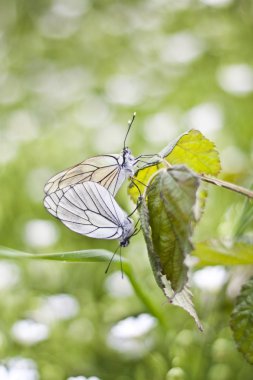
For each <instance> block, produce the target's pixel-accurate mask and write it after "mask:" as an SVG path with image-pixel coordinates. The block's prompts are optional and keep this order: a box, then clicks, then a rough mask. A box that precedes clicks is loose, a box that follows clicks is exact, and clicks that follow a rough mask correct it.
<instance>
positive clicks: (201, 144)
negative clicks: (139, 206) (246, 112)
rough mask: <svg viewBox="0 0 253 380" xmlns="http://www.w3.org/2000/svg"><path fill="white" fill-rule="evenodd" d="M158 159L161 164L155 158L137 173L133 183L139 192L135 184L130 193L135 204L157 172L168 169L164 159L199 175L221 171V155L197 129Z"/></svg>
mask: <svg viewBox="0 0 253 380" xmlns="http://www.w3.org/2000/svg"><path fill="white" fill-rule="evenodd" d="M157 157H160V162H158V161H159V160H156V159H155V158H154V159H152V161H151V162H149V163H148V166H146V167H144V168H143V169H139V170H137V172H136V173H135V175H134V178H133V181H134V183H135V184H136V185H137V186H138V188H139V190H138V188H137V186H135V185H134V184H133V182H131V184H130V185H129V188H128V193H129V195H130V197H131V199H132V200H133V201H134V202H135V203H136V202H137V199H138V196H139V195H140V192H141V194H143V192H144V190H145V188H146V186H147V185H148V183H149V181H150V179H151V178H152V176H153V175H154V174H155V172H156V171H158V170H159V169H161V168H163V167H167V166H166V165H164V163H163V161H162V159H165V160H166V161H167V162H168V163H169V164H170V165H178V164H184V165H186V166H188V167H189V168H190V169H192V170H193V171H195V172H196V173H198V174H206V175H214V176H216V175H217V174H218V173H219V172H220V170H221V165H220V159H219V154H218V152H217V150H216V149H215V144H214V143H213V142H212V141H210V140H208V139H207V138H206V137H205V136H203V135H202V133H201V132H199V131H197V130H195V129H192V130H190V131H188V132H186V133H184V134H183V135H181V136H179V137H178V138H177V139H176V141H174V142H173V143H170V144H169V145H168V146H167V147H165V148H164V149H163V150H162V151H161V152H160V153H159V154H158V155H157ZM152 162H155V164H154V165H152ZM167 165H168V164H167ZM143 184H144V185H143ZM145 185H146V186H145Z"/></svg>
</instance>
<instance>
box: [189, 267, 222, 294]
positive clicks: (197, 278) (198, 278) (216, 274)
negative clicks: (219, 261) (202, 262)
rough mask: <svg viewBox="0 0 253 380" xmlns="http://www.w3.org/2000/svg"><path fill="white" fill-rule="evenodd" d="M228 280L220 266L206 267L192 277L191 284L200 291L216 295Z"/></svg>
mask: <svg viewBox="0 0 253 380" xmlns="http://www.w3.org/2000/svg"><path fill="white" fill-rule="evenodd" d="M227 279H228V273H227V271H226V270H225V269H224V267H222V266H215V267H206V268H203V269H200V270H197V271H196V272H194V273H193V275H192V281H193V283H194V284H195V285H196V286H197V287H198V288H199V289H201V290H203V291H207V292H210V293H217V292H219V291H220V290H221V288H222V287H223V285H224V284H225V283H226V281H227Z"/></svg>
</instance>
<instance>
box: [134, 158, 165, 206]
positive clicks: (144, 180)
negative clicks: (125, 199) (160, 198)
mask: <svg viewBox="0 0 253 380" xmlns="http://www.w3.org/2000/svg"><path fill="white" fill-rule="evenodd" d="M163 167H164V165H163V164H156V165H152V166H148V167H146V168H145V169H140V170H138V171H137V172H136V173H135V175H134V178H133V181H132V182H131V183H130V184H129V186H128V194H129V195H130V197H131V199H132V201H133V202H134V203H137V200H138V197H139V196H140V193H141V194H143V193H144V191H145V189H146V187H147V186H146V185H148V183H149V180H150V178H151V177H152V176H153V174H155V173H156V172H157V171H158V170H159V169H161V168H163Z"/></svg>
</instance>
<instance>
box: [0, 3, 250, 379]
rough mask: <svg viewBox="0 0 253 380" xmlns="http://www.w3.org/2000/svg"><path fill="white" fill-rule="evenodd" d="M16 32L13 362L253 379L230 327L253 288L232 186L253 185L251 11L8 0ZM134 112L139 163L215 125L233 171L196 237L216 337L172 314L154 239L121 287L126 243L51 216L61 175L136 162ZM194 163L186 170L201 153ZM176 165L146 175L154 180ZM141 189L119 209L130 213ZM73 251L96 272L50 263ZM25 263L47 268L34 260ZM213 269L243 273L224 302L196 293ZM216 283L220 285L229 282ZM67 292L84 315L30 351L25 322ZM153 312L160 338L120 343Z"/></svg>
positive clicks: (73, 369)
mask: <svg viewBox="0 0 253 380" xmlns="http://www.w3.org/2000/svg"><path fill="white" fill-rule="evenodd" d="M0 21H1V28H2V34H1V38H0V47H1V53H0V55H1V60H0V66H1V75H0V83H1V93H0V122H1V124H0V148H1V149H0V151H1V154H0V182H1V200H0V235H1V242H0V244H1V245H2V246H6V247H12V248H13V249H15V250H17V251H16V252H13V250H12V253H11V254H10V251H9V250H8V251H6V250H3V249H1V261H0V294H1V297H0V309H1V321H0V357H1V361H2V360H3V361H4V362H5V361H8V360H10V361H11V360H12V359H13V358H14V357H17V356H19V357H20V356H21V357H26V358H29V359H33V361H34V362H35V363H36V365H37V369H38V378H39V379H40V380H44V379H45V380H55V379H60V380H66V379H67V378H69V377H71V376H81V375H82V376H85V377H90V376H94V375H96V376H98V377H99V378H101V380H111V379H115V380H130V379H136V380H146V379H148V378H150V379H156V380H164V379H165V378H168V379H171V378H174V377H176V376H181V377H184V378H186V379H187V380H188V379H189V380H202V379H204V378H205V379H208V380H214V379H217V378H219V380H230V379H233V380H241V379H245V380H251V379H252V367H251V366H250V365H249V364H248V363H247V362H246V361H245V360H244V358H243V357H242V355H240V354H238V351H237V350H236V347H235V344H234V341H233V337H232V332H231V330H230V329H229V328H228V321H227V319H228V316H229V315H230V313H231V310H232V308H233V302H234V297H235V293H237V292H238V290H239V286H240V285H238V283H239V284H241V283H242V282H246V281H247V280H246V278H245V277H244V276H245V275H244V269H245V268H246V267H247V268H248V271H249V272H250V271H251V269H250V268H251V266H250V265H246V264H248V263H251V258H250V252H251V244H252V229H253V225H252V208H251V207H252V203H251V202H250V201H248V200H247V202H245V204H244V205H243V204H242V202H241V200H242V196H241V195H240V194H241V193H240V194H239V193H236V192H232V191H228V190H224V189H222V188H220V187H219V186H224V185H225V183H226V182H228V183H230V185H229V186H230V187H229V188H231V182H232V183H234V184H236V186H237V190H238V184H241V185H242V186H246V187H249V184H250V181H249V179H250V178H252V116H253V112H252V62H253V57H252V49H251V45H252V38H253V34H252V31H253V29H252V27H251V25H252V5H251V2H249V1H245V0H239V1H233V0H231V1H213V2H212V1H204V0H203V1H195V2H194V1H178V0H170V1H167V2H166V1H162V2H161V1H147V2H143V1H139V0H137V1H135V2H129V1H126V2H115V1H112V0H108V1H106V2H99V1H78V0H75V1H68V0H51V1H41V0H38V1H36V2H31V1H29V0H20V1H17V0H14V1H7V0H3V1H2V2H1V14H0ZM231 70H232V71H231ZM231 74H232V82H231ZM237 79H238V81H237ZM245 84H246V85H245ZM238 86H239V88H238ZM133 111H137V119H136V124H135V125H134V126H133V128H132V130H131V132H130V134H129V136H128V140H127V145H129V147H130V148H131V150H132V152H133V153H134V155H135V156H137V155H138V154H140V153H141V152H145V153H152V152H159V151H161V149H162V147H163V146H165V145H166V144H168V143H169V147H173V146H174V145H175V143H177V142H178V141H179V139H181V138H183V140H181V142H184V138H185V137H184V136H187V134H189V129H191V130H192V129H194V130H195V131H197V130H198V129H199V130H200V131H201V135H203V136H204V135H205V136H207V138H208V140H209V141H210V143H211V140H213V141H215V143H216V145H217V149H218V151H219V152H220V153H221V162H222V167H223V170H222V172H221V174H220V176H219V179H218V178H216V177H215V180H216V185H217V186H213V185H212V183H214V182H215V181H214V178H213V177H212V178H211V179H210V178H209V179H208V180H211V181H213V182H211V184H209V185H206V186H208V193H209V197H208V199H207V202H206V210H205V213H204V214H203V216H202V219H201V223H198V224H197V225H196V227H195V229H194V231H195V232H194V235H193V238H192V241H193V243H194V246H195V250H194V251H193V252H192V254H191V257H192V258H193V262H196V261H197V260H199V262H198V264H197V266H195V267H194V269H193V273H192V274H191V276H190V277H191V278H192V284H191V285H192V291H193V295H194V303H195V307H196V310H197V311H198V314H199V316H200V319H201V321H202V322H203V325H204V328H205V333H204V334H200V333H199V331H198V330H197V329H196V328H195V326H194V323H193V321H192V320H191V318H189V316H188V315H187V314H186V313H184V312H183V311H180V309H178V308H173V307H170V306H168V305H164V300H165V298H164V295H163V294H162V292H161V291H160V288H159V287H157V286H156V284H155V281H154V278H153V275H152V271H151V270H150V264H149V262H148V258H147V254H146V248H145V246H144V244H143V239H142V236H141V234H140V235H139V236H137V237H134V238H133V239H132V240H131V244H130V246H129V247H128V248H127V249H125V250H122V254H123V256H124V257H125V258H126V259H125V260H123V270H124V272H127V271H128V269H129V267H130V268H131V269H130V271H129V273H127V274H126V275H124V279H123V280H122V279H121V274H120V271H119V272H117V271H116V270H118V269H119V268H120V265H119V264H120V263H119V262H118V261H115V262H113V264H112V265H111V267H110V272H109V274H108V275H106V276H105V273H104V272H105V268H106V265H107V263H105V262H104V260H105V259H106V257H107V255H108V257H111V255H112V252H114V251H115V249H116V244H115V242H110V241H99V240H92V239H89V238H85V237H82V236H78V235H77V234H73V233H71V232H70V231H68V230H67V229H66V228H65V227H64V226H61V225H60V223H57V221H54V220H53V218H52V217H51V216H50V215H49V214H48V213H46V211H45V210H44V208H43V206H42V204H43V186H44V184H45V183H46V181H47V180H48V178H50V177H51V176H52V175H54V174H55V173H57V172H59V171H61V170H63V169H64V168H67V167H70V166H71V165H74V164H76V163H77V162H81V161H82V160H84V159H86V158H88V157H92V156H94V155H97V154H104V153H119V152H120V150H121V149H122V147H123V139H124V136H125V132H126V127H127V123H126V121H127V119H128V118H129V117H130V116H131V115H132V113H133ZM187 130H188V132H186V131H187ZM191 133H192V132H191ZM195 133H196V137H197V136H198V132H195ZM178 136H179V137H178ZM199 136H200V135H199ZM170 141H174V142H173V143H170ZM210 146H211V145H210ZM195 148H196V147H195ZM212 149H214V150H216V149H215V148H211V150H212ZM176 151H177V152H176ZM180 151H181V161H180V162H179V163H180V164H184V163H185V161H184V160H185V158H186V157H187V159H188V157H189V156H188V154H187V152H186V151H185V150H183V149H180ZM180 151H179V150H178V149H176V150H175V151H174V153H175V152H176V153H177V154H179V153H180ZM214 155H215V153H214ZM207 156H208V154H207ZM207 156H205V160H207V159H208V157H207ZM211 157H212V159H213V157H214V156H213V155H211ZM176 158H177V157H176ZM190 158H191V157H190ZM153 160H154V161H159V157H157V156H156V157H154V158H153ZM171 164H172V165H174V164H176V162H173V163H171ZM144 165H146V163H143V166H144ZM168 165H169V163H167V164H164V163H162V162H158V163H157V166H158V167H155V166H150V168H149V170H150V171H151V173H150V174H149V172H148V169H147V168H145V170H142V171H140V174H139V175H144V173H145V174H146V177H145V178H144V179H143V183H145V184H146V183H148V181H149V179H150V178H151V177H152V176H153V175H154V174H155V172H156V171H157V169H161V168H163V169H167V168H168ZM217 165H219V164H218V163H217ZM187 166H188V167H190V168H191V169H194V168H192V167H191V165H190V163H188V162H187ZM217 167H218V166H217ZM194 170H195V169H194ZM198 174H199V176H202V178H201V182H202V185H201V189H202V187H203V181H204V179H203V175H202V173H198ZM212 175H216V174H212ZM205 179H206V178H205ZM220 181H221V182H220ZM137 185H138V186H139V187H140V189H141V190H142V184H141V183H138V182H137ZM144 187H145V186H144ZM125 190H126V189H125V188H123V189H122V191H121V193H120V194H119V195H118V197H117V201H118V202H119V204H120V205H121V206H122V207H123V208H125V209H126V210H129V213H130V212H131V210H132V206H130V204H129V203H128V200H127V197H126V194H125V193H126V191H125ZM249 194H250V193H249ZM136 196H137V197H138V192H136ZM234 205H236V206H237V207H236V210H235V211H236V212H233V214H230V213H229V211H230V209H231V206H234ZM231 215H232V216H231ZM224 226H225V227H226V228H224ZM73 251H74V252H75V260H76V259H79V258H80V260H83V261H84V262H85V265H82V264H81V262H76V263H75V262H72V263H70V262H68V263H67V262H66V260H61V261H58V260H57V258H60V257H59V256H57V254H56V253H55V254H53V255H52V256H50V257H48V256H47V258H51V259H52V258H53V257H54V259H55V260H44V259H45V258H46V255H48V254H49V253H50V252H60V253H59V255H61V253H66V256H65V259H67V258H68V252H73ZM25 252H33V254H34V255H33V258H35V255H38V256H36V260H33V259H32V260H31V259H27V258H26V257H27V255H28V254H25ZM78 252H80V255H79V254H78ZM95 252H96V253H97V254H98V256H97V257H96V256H89V255H90V254H92V255H93V254H95ZM195 253H196V255H195ZM41 255H44V256H43V260H42V259H41V258H42V257H41ZM71 255H72V253H71ZM100 255H101V256H100ZM204 255H205V257H204ZM10 256H11V257H12V258H11V259H10ZM196 256H197V257H196ZM17 257H18V258H17ZM39 257H40V259H39V260H37V258H39ZM21 258H22V260H21ZM29 258H31V256H30V254H29ZM62 258H63V257H62ZM72 259H74V256H72ZM118 259H119V258H118V257H116V260H118ZM56 260H57V261H56ZM93 260H98V261H100V260H101V263H100V264H99V262H95V263H94V262H93V263H92V262H91V261H93ZM88 262H89V265H87V263H88ZM232 262H234V263H236V264H238V265H236V267H235V265H233V266H232V265H230V264H232ZM212 263H213V264H214V263H217V264H218V263H219V264H220V265H224V268H225V271H226V273H227V274H228V275H227V278H226V282H225V285H221V286H220V287H219V289H218V290H217V289H216V290H214V289H212V290H210V289H209V290H208V289H206V288H205V287H204V285H203V284H202V286H201V287H200V285H198V284H197V283H196V281H195V279H196V275H198V274H199V273H200V272H201V271H202V269H201V270H198V269H199V268H200V266H201V268H204V269H206V270H208V267H206V264H208V265H212ZM239 264H243V266H241V265H239ZM133 268H134V270H133ZM205 273H206V272H205ZM117 276H118V277H117ZM206 277H207V278H206V279H207V280H209V285H210V283H213V284H214V285H215V284H216V283H218V279H217V278H216V277H215V276H214V277H212V275H211V274H210V273H209V274H207V275H206ZM115 278H117V280H115ZM128 278H130V283H131V284H132V287H130V289H129V288H127V286H126V285H127V284H128V281H127V279H128ZM115 282H116V284H115ZM232 285H233V286H232ZM131 288H132V289H134V291H135V293H133V292H132V291H131ZM231 289H232V290H231ZM57 295H59V296H63V295H65V296H67V295H68V296H69V297H70V298H71V299H72V301H74V300H75V302H76V304H77V305H78V308H76V314H72V315H69V316H68V317H67V316H66V313H67V311H68V310H70V309H71V307H70V306H69V304H68V305H67V306H66V305H64V307H62V309H61V312H60V313H59V314H60V315H61V316H62V317H63V316H64V315H65V319H57V318H58V317H56V316H55V320H54V321H53V322H52V321H51V322H50V323H46V322H45V321H44V320H43V321H42V320H40V323H41V324H43V325H45V324H46V325H47V326H48V328H49V335H48V338H47V339H45V340H42V341H40V342H37V343H33V344H31V343H28V342H27V341H26V342H25V341H24V340H18V339H17V337H16V336H15V334H14V330H15V329H14V327H15V324H16V323H17V322H20V321H22V320H23V319H29V320H30V321H31V320H32V321H35V322H37V323H38V322H39V319H38V318H39V317H40V318H42V314H41V310H42V306H41V303H42V304H43V305H44V302H46V301H47V300H48V299H50V300H51V298H50V297H56V296H57ZM48 302H49V301H48ZM50 302H51V301H50ZM50 305H51V306H50V313H51V315H55V314H54V307H53V305H52V304H50ZM39 311H40V313H39ZM47 313H48V310H47ZM50 313H49V314H50ZM142 313H149V314H151V315H153V316H155V317H156V318H155V320H157V321H158V322H157V324H156V326H155V327H153V329H152V330H150V331H148V332H146V333H143V330H142V328H141V327H140V326H138V329H137V332H138V334H139V335H138V336H133V335H134V333H135V334H137V333H136V330H132V325H130V326H128V327H129V330H128V329H125V330H124V332H125V335H124V336H122V335H121V336H119V335H118V337H117V339H118V340H117V339H116V337H115V335H112V332H113V331H114V332H115V331H116V332H117V333H119V326H118V322H121V321H123V320H125V319H126V318H128V317H131V318H134V319H136V318H135V317H136V316H138V315H140V314H142ZM46 316H47V317H49V315H48V314H45V309H44V314H43V317H44V318H45V317H46ZM58 316H59V315H58ZM31 330H32V329H30V331H31ZM127 332H128V334H127ZM141 332H142V333H143V334H142V335H141ZM121 333H122V330H121ZM130 333H131V334H132V335H131V337H129V335H130ZM25 335H26V336H27V337H28V335H29V334H28V331H26V334H25ZM115 340H116V341H115ZM4 368H5V367H4ZM0 370H3V367H2V366H1V364H0Z"/></svg>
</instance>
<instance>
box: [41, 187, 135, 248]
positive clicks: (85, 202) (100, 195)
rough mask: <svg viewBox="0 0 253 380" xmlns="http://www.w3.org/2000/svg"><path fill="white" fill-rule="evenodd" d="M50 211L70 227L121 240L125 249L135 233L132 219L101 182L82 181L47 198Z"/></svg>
mask: <svg viewBox="0 0 253 380" xmlns="http://www.w3.org/2000/svg"><path fill="white" fill-rule="evenodd" d="M44 204H45V207H46V208H47V209H48V211H49V212H50V213H51V214H52V215H54V216H55V217H57V218H58V219H60V220H61V221H62V223H64V224H65V225H66V226H67V227H68V228H70V229H71V230H72V231H75V232H77V233H79V234H82V235H85V236H89V237H92V238H97V239H119V241H120V246H121V247H126V246H127V245H128V244H129V239H130V237H131V236H132V235H133V234H134V232H135V227H134V223H133V221H132V219H130V218H129V217H128V216H127V214H126V213H125V212H124V211H123V210H122V209H121V208H120V207H119V205H118V203H117V202H116V201H115V199H114V198H113V196H112V194H111V193H110V192H109V191H108V190H107V189H106V188H105V187H103V186H101V185H100V184H99V183H96V182H91V181H88V182H83V183H80V184H76V185H73V186H69V187H68V188H64V189H63V190H57V191H56V192H54V193H51V194H49V195H47V196H46V197H45V199H44Z"/></svg>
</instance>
